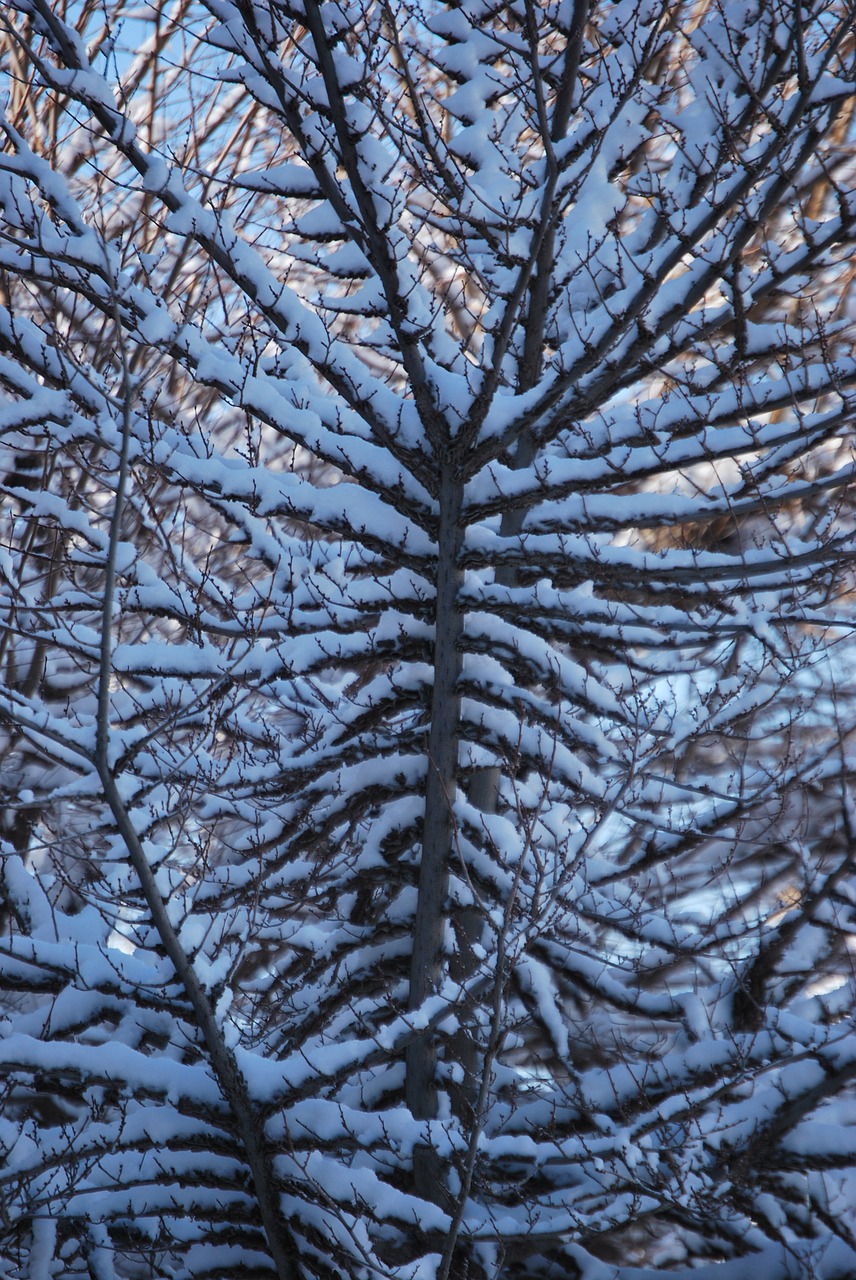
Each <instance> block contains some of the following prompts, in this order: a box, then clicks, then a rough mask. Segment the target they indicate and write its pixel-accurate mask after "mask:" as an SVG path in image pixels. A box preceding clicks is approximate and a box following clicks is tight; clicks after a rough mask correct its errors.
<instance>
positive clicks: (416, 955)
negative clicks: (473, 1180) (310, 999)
mask: <svg viewBox="0 0 856 1280" xmlns="http://www.w3.org/2000/svg"><path fill="white" fill-rule="evenodd" d="M462 493H463V488H462V484H461V482H460V480H459V479H458V478H457V476H456V475H455V474H454V471H453V469H452V466H451V464H449V463H445V464H444V467H443V472H442V475H441V482H440V532H439V539H438V542H439V547H438V565H437V606H436V623H435V625H436V634H435V639H434V692H433V697H432V703H431V731H430V735H429V739H428V778H427V783H426V787H425V822H424V829H423V836H422V861H421V866H420V871H419V897H418V901H417V906H416V919H415V921H414V932H413V957H412V961H411V969H410V1000H409V1007H410V1009H411V1010H415V1009H418V1008H419V1006H420V1005H421V1004H422V1003H423V1002H424V1001H425V999H426V998H427V997H428V996H429V995H430V994H431V993H432V991H435V990H436V989H437V986H438V983H439V980H440V975H441V970H442V958H443V935H444V931H445V924H446V899H447V896H448V890H449V868H450V862H451V858H452V855H453V844H454V820H453V814H452V806H453V804H454V800H455V788H456V786H457V776H458V738H459V722H460V702H461V700H460V694H459V692H458V677H459V676H460V673H461V647H460V638H461V629H462V618H461V611H460V604H459V600H458V590H459V585H460V579H461V574H460V570H459V568H458V552H459V550H460V542H461V518H460V516H461V500H462ZM436 1077H437V1047H436V1040H435V1037H434V1033H433V1032H432V1031H426V1032H423V1033H422V1034H421V1035H418V1036H417V1037H416V1038H415V1039H414V1040H413V1042H412V1043H411V1045H410V1047H409V1048H408V1051H407V1076H406V1084H405V1097H406V1101H407V1105H408V1107H409V1108H410V1110H411V1112H412V1113H413V1115H414V1116H415V1117H416V1118H417V1119H420V1120H430V1119H433V1118H434V1117H435V1116H436V1115H437V1079H436ZM414 1175H415V1182H416V1190H417V1193H418V1194H420V1195H424V1196H425V1197H426V1198H428V1199H434V1200H436V1199H437V1198H438V1195H439V1194H440V1190H441V1187H440V1176H439V1166H438V1162H437V1160H436V1157H435V1153H434V1152H433V1151H431V1150H430V1149H428V1148H424V1147H423V1148H420V1149H418V1150H417V1152H416V1153H415V1155H414Z"/></svg>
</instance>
